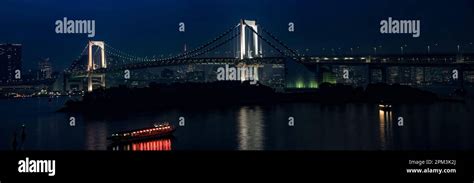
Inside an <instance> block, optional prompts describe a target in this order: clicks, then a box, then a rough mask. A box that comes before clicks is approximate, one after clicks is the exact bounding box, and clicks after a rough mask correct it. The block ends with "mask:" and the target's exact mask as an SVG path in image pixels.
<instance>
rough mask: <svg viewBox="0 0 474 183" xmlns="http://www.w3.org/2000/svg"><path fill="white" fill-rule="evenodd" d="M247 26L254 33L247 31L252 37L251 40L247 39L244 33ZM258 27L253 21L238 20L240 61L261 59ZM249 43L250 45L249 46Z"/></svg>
mask: <svg viewBox="0 0 474 183" xmlns="http://www.w3.org/2000/svg"><path fill="white" fill-rule="evenodd" d="M247 26H249V27H250V28H252V29H253V30H254V31H255V32H254V31H251V30H248V31H249V32H250V34H251V35H252V36H251V38H249V39H247V36H246V31H247ZM257 33H258V25H257V21H255V20H244V19H241V20H240V59H241V60H243V59H245V58H254V57H262V50H261V48H260V45H259V42H258V35H257ZM249 43H251V44H249Z"/></svg>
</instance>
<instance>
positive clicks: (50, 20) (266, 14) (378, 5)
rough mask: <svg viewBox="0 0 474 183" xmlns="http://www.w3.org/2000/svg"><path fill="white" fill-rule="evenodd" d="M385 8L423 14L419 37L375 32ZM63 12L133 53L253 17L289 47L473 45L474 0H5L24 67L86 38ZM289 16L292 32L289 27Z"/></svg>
mask: <svg viewBox="0 0 474 183" xmlns="http://www.w3.org/2000/svg"><path fill="white" fill-rule="evenodd" d="M389 16H391V17H394V18H395V19H419V20H421V36H420V38H413V37H411V35H382V34H380V33H379V28H380V25H379V23H380V21H381V20H383V19H387V18H388V17H389ZM63 17H68V18H69V19H92V20H95V21H96V37H95V38H94V39H95V40H104V41H106V42H107V43H108V44H109V45H112V46H114V47H116V48H119V49H121V50H126V51H127V52H130V53H133V54H135V55H138V56H153V55H159V54H166V53H176V52H178V51H180V50H181V49H182V47H183V44H184V43H187V44H188V47H194V46H198V45H199V44H201V43H204V42H206V41H208V40H209V39H212V38H214V37H215V36H217V35H218V34H220V33H221V32H223V31H225V30H227V29H228V28H230V27H231V26H232V25H235V24H237V23H238V21H239V19H241V18H246V19H256V20H257V21H258V23H259V24H261V25H262V26H264V27H265V28H266V29H268V30H270V31H271V32H272V33H273V34H275V35H277V36H278V37H279V38H281V39H282V40H284V42H285V43H287V44H288V45H289V46H290V47H292V48H294V49H301V50H304V49H306V48H308V49H309V50H310V52H311V53H313V54H320V53H321V52H322V51H321V50H322V48H327V49H328V48H329V49H330V48H336V49H337V48H341V49H342V50H348V49H349V48H350V47H356V46H360V47H361V50H359V51H358V52H369V51H370V50H371V47H373V46H375V45H382V46H383V48H382V49H380V50H379V52H381V53H399V50H400V45H403V44H407V45H408V47H407V48H406V51H407V52H423V51H425V50H426V45H434V44H435V43H438V45H439V46H438V47H433V48H432V51H433V52H455V51H456V45H457V44H462V45H464V46H463V50H465V51H470V52H474V47H473V46H472V45H470V44H469V43H470V42H473V41H474V1H473V0H449V1H433V0H417V1H414V0H389V1H388V0H387V1H382V0H370V1H369V0H358V1H352V0H319V1H294V0H262V1H257V0H238V1H237V0H234V1H231V0H201V1H196V0H193V1H191V0H160V1H153V0H148V1H145V0H134V1H131V0H129V1H122V0H100V1H99V0H80V1H74V2H72V1H64V0H41V1H38V0H2V1H1V2H0V22H1V26H0V43H5V42H10V43H21V44H23V56H24V58H23V62H24V65H25V66H26V67H27V68H31V67H34V66H35V65H34V63H35V62H37V61H38V58H40V57H50V58H51V60H52V62H53V64H54V66H55V67H56V68H58V69H63V68H65V67H66V66H67V65H69V64H70V63H71V62H72V60H73V59H74V58H76V57H77V56H78V55H79V54H80V52H81V51H82V49H83V48H84V46H85V45H86V43H87V40H88V38H87V35H85V34H76V35H71V34H56V33H55V31H54V29H55V24H54V23H55V21H56V20H58V19H62V18H63ZM290 21H291V22H294V23H295V28H296V32H294V33H289V32H288V30H287V25H288V22H290ZM179 22H185V23H186V33H179V32H177V27H178V23H179Z"/></svg>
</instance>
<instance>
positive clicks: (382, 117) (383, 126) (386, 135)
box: [379, 109, 393, 150]
mask: <svg viewBox="0 0 474 183" xmlns="http://www.w3.org/2000/svg"><path fill="white" fill-rule="evenodd" d="M379 122H380V125H379V126H380V128H379V133H380V148H381V149H382V150H387V149H389V145H390V144H391V143H392V135H393V132H392V128H393V123H392V111H391V110H382V109H379Z"/></svg>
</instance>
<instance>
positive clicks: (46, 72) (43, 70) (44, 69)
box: [38, 58, 53, 79]
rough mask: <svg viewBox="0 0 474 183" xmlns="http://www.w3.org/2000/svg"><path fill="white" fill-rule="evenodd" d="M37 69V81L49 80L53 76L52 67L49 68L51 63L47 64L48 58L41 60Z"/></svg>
mask: <svg viewBox="0 0 474 183" xmlns="http://www.w3.org/2000/svg"><path fill="white" fill-rule="evenodd" d="M38 67H39V73H38V74H39V76H38V79H51V78H52V74H53V67H52V66H51V62H49V58H46V59H42V60H41V61H40V62H39V63H38Z"/></svg>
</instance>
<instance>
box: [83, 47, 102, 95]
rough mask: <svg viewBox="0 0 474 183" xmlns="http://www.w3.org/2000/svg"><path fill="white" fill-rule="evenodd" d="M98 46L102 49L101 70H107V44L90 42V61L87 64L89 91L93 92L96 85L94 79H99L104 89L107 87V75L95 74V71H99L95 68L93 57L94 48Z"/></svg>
mask: <svg viewBox="0 0 474 183" xmlns="http://www.w3.org/2000/svg"><path fill="white" fill-rule="evenodd" d="M94 46H97V47H99V48H100V57H101V61H100V68H103V69H105V68H107V61H106V60H105V43H104V42H103V41H89V45H88V49H89V59H88V63H87V72H88V73H87V91H89V92H91V91H92V88H93V87H92V86H93V84H94V77H99V84H100V85H101V86H102V87H105V74H98V75H97V74H94V73H93V71H94V70H95V69H98V68H96V67H95V64H94V60H93V56H92V47H94Z"/></svg>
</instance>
